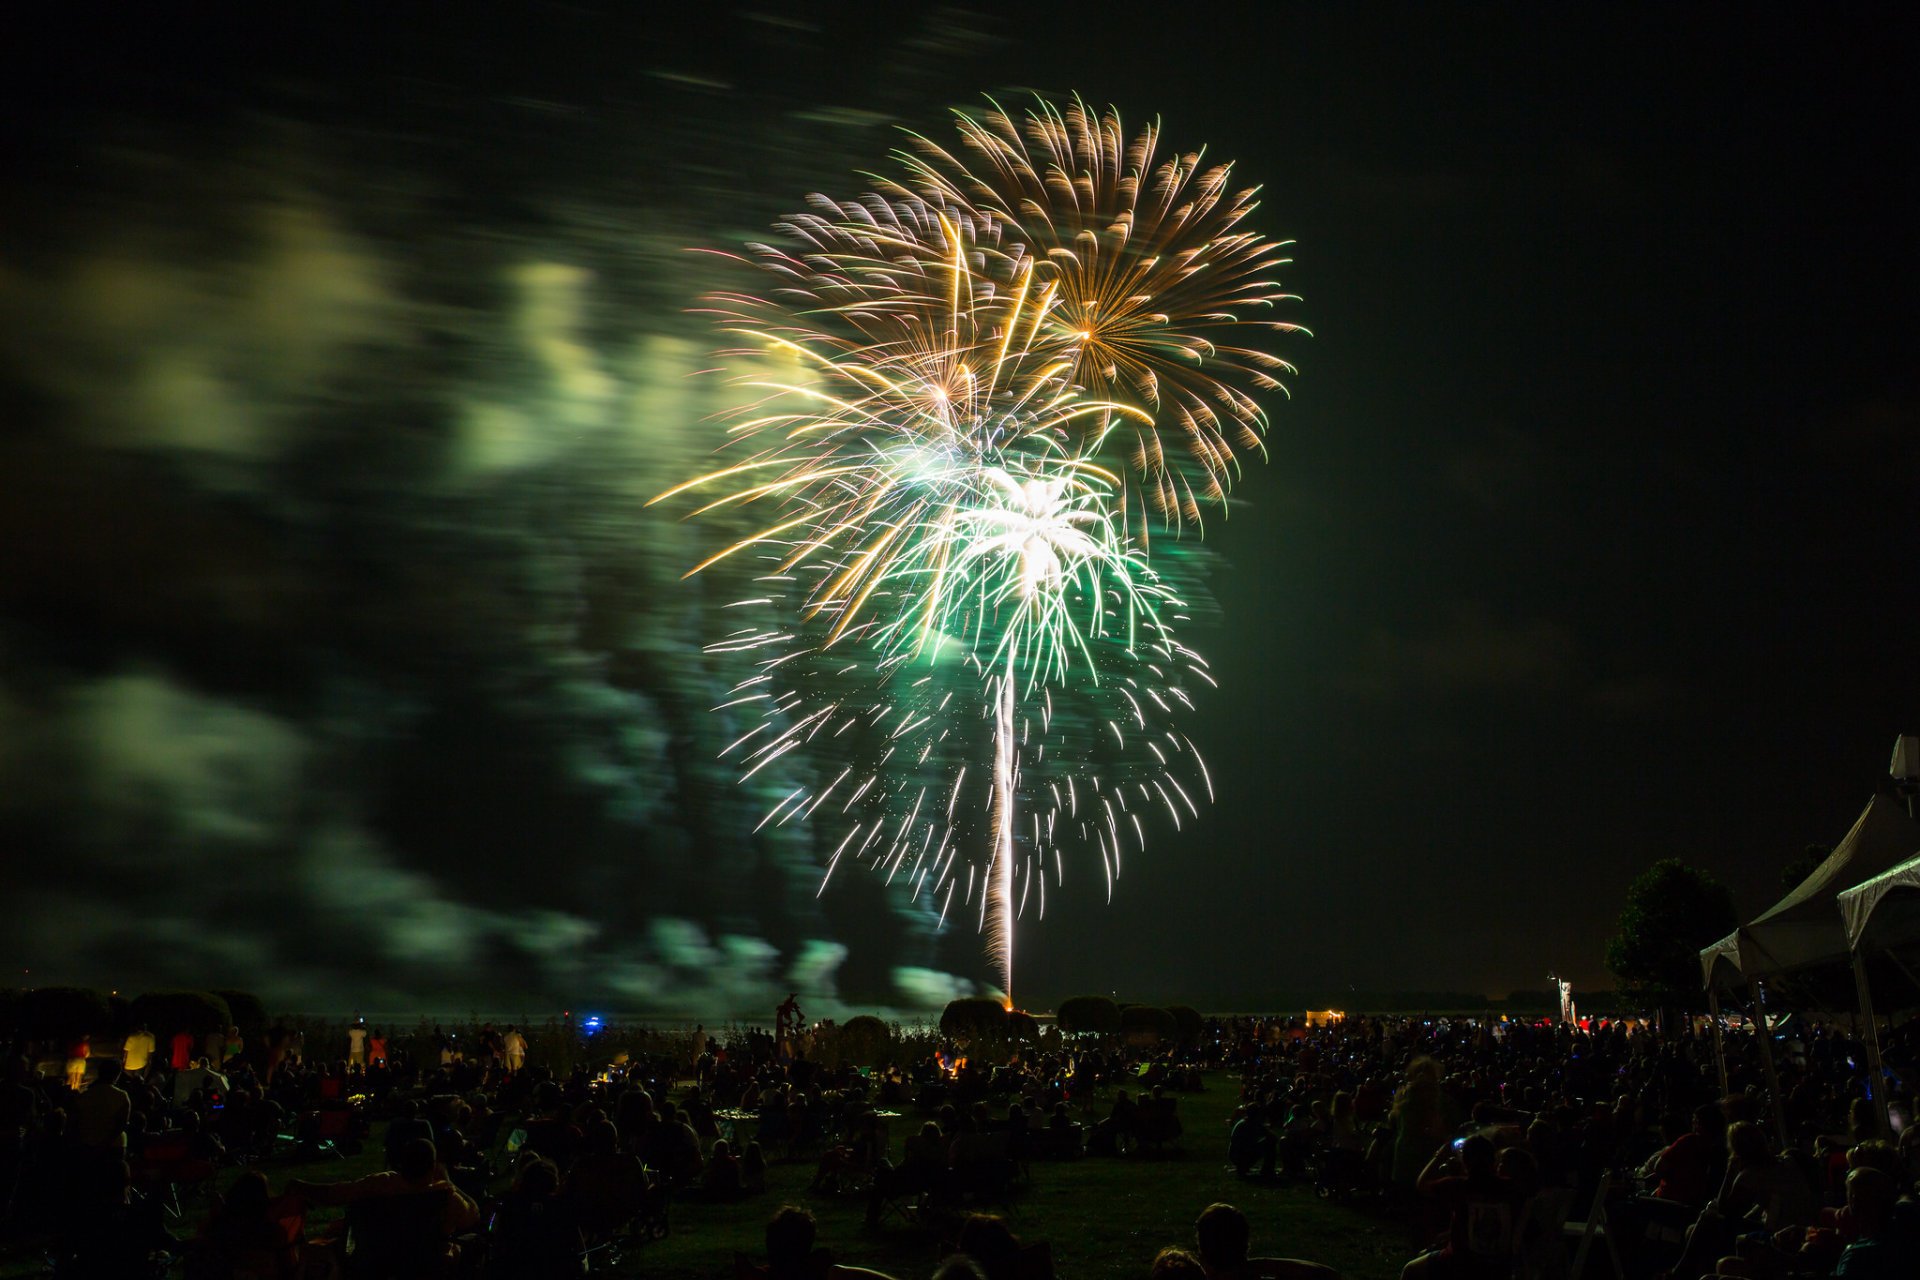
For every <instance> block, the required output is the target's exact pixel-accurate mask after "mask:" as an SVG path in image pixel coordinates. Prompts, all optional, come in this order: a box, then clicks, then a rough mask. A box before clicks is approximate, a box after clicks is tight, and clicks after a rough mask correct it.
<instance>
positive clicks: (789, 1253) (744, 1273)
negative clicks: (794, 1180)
mask: <svg viewBox="0 0 1920 1280" xmlns="http://www.w3.org/2000/svg"><path fill="white" fill-rule="evenodd" d="M814 1235H815V1233H814V1223H813V1215H812V1214H811V1213H808V1212H807V1211H806V1210H805V1209H802V1208H800V1207H799V1206H798V1205H791V1204H788V1205H782V1206H780V1208H779V1209H778V1210H777V1211H776V1212H775V1213H774V1215H773V1217H772V1218H770V1219H768V1221H767V1232H766V1245H767V1262H766V1265H765V1266H755V1265H753V1264H752V1263H751V1262H749V1261H747V1259H746V1258H745V1257H743V1256H742V1255H740V1254H735V1255H734V1274H735V1275H736V1276H738V1277H740V1278H741V1280H892V1277H890V1276H888V1275H887V1274H886V1273H885V1272H883V1271H872V1270H869V1269H868V1268H866V1267H847V1266H841V1265H840V1264H839V1263H836V1262H835V1261H834V1260H833V1255H832V1254H830V1253H828V1252H827V1251H826V1250H824V1249H815V1248H814Z"/></svg>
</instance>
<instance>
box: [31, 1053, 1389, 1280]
mask: <svg viewBox="0 0 1920 1280" xmlns="http://www.w3.org/2000/svg"><path fill="white" fill-rule="evenodd" d="M1207 1084H1208V1089H1207V1091H1206V1092H1204V1093H1199V1094H1183V1095H1181V1097H1180V1113H1181V1120H1182V1123H1183V1125H1184V1127H1185V1130H1186V1133H1185V1137H1184V1138H1183V1139H1182V1142H1181V1148H1180V1150H1178V1151H1175V1152H1170V1153H1168V1154H1166V1155H1164V1156H1158V1157H1138V1156H1136V1157H1130V1158H1127V1159H1108V1158H1102V1159H1088V1160H1081V1161H1078V1162H1076V1163H1072V1164H1059V1163H1046V1162H1036V1163H1035V1164H1034V1165H1033V1178H1032V1184H1031V1186H1029V1187H1028V1188H1026V1190H1025V1191H1024V1192H1023V1193H1022V1194H1021V1195H1020V1196H1019V1197H1017V1198H1016V1199H1015V1201H1014V1204H1013V1208H1012V1211H1011V1213H1010V1214H1009V1215H1008V1216H1009V1220H1010V1222H1011V1223H1012V1226H1013V1229H1014V1231H1015V1233H1016V1234H1018V1235H1019V1236H1020V1238H1021V1239H1022V1240H1025V1241H1028V1242H1033V1241H1040V1240H1046V1241H1050V1242H1051V1243H1052V1246H1053V1253H1054V1259H1055V1268H1056V1271H1057V1272H1058V1274H1059V1275H1060V1276H1061V1277H1063V1280H1075V1278H1089V1280H1090V1278H1092V1277H1114V1278H1116V1280H1117V1278H1119V1277H1144V1276H1145V1275H1146V1272H1147V1268H1148V1266H1149V1264H1150V1263H1151V1262H1152V1261H1153V1255H1154V1254H1155V1253H1156V1252H1158V1251H1159V1250H1160V1249H1161V1248H1162V1247H1164V1246H1166V1245H1184V1246H1187V1247H1191V1246H1192V1241H1193V1221H1194V1219H1195V1218H1196V1217H1197V1216H1199V1213H1200V1210H1201V1209H1203V1208H1205V1207H1206V1206H1207V1205H1209V1204H1211V1203H1212V1202H1214V1201H1215V1200H1225V1201H1228V1202H1230V1203H1233V1204H1237V1205H1239V1206H1240V1208H1241V1209H1243V1210H1245V1211H1246V1213H1247V1216H1248V1217H1249V1218H1251V1219H1252V1222H1253V1245H1254V1251H1255V1252H1256V1253H1267V1254H1279V1255H1283V1256H1290V1257H1298V1258H1308V1259H1312V1260H1314V1261H1316V1262H1324V1263H1327V1264H1328V1265H1330V1266H1333V1267H1337V1268H1338V1269H1339V1270H1340V1272H1341V1273H1342V1274H1343V1275H1344V1276H1347V1277H1350V1278H1352V1280H1391V1278H1392V1277H1394V1276H1397V1275H1398V1274H1399V1271H1400V1267H1401V1264H1402V1263H1404V1262H1405V1261H1406V1260H1407V1259H1408V1258H1409V1257H1411V1256H1412V1252H1413V1251H1412V1249H1411V1248H1410V1247H1409V1243H1408V1237H1407V1233H1406V1231H1405V1230H1404V1229H1403V1228H1402V1227H1400V1226H1398V1225H1396V1224H1393V1223H1390V1222H1387V1221H1385V1220H1383V1219H1381V1218H1379V1217H1377V1216H1375V1215H1372V1214H1369V1213H1366V1212H1363V1211H1360V1210H1357V1209H1352V1208H1349V1207H1346V1206H1344V1205H1338V1204H1328V1203H1325V1202H1322V1201H1321V1200H1319V1199H1318V1198H1316V1197H1315V1196H1314V1194H1313V1191H1312V1189H1311V1188H1310V1187H1306V1186H1285V1185H1283V1186H1274V1185H1268V1184H1263V1183H1249V1182H1241V1181H1240V1180H1239V1179H1237V1178H1235V1177H1234V1176H1233V1174H1232V1173H1231V1172H1230V1171H1228V1170H1227V1169H1226V1168H1225V1158H1226V1130H1227V1118H1228V1115H1229V1113H1230V1112H1231V1111H1232V1108H1233V1104H1234V1100H1235V1094H1236V1092H1237V1090H1236V1086H1235V1082H1234V1081H1233V1080H1232V1079H1230V1078H1227V1077H1223V1076H1219V1075H1213V1076H1209V1077H1208V1079H1207ZM917 1123H918V1118H917V1117H914V1116H911V1115H909V1116H907V1117H905V1118H903V1119H901V1120H897V1121H895V1122H893V1133H892V1144H893V1153H894V1156H895V1157H896V1158H898V1156H899V1152H900V1144H901V1142H902V1140H903V1139H904V1138H905V1136H906V1133H907V1131H908V1126H910V1125H915V1124H917ZM743 1136H744V1135H743ZM379 1139H380V1133H379V1131H378V1130H376V1131H375V1134H374V1141H372V1142H369V1143H368V1144H367V1146H366V1148H365V1149H364V1150H363V1151H362V1152H361V1153H360V1154H359V1155H357V1156H355V1157H353V1158H351V1159H348V1160H330V1161H325V1162H320V1163H302V1164H297V1165H273V1166H269V1168H268V1173H269V1175H270V1177H271V1178H272V1182H273V1189H274V1190H275V1191H276V1192H278V1191H280V1190H282V1189H283V1188H284V1187H285V1185H286V1183H287V1182H288V1180H290V1179H291V1178H294V1177H303V1178H309V1179H313V1180H318V1181H333V1180H336V1179H344V1178H350V1177H357V1176H359V1175H361V1174H363V1173H367V1172H371V1171H373V1170H374V1169H377V1168H379V1167H380V1145H379ZM231 1177H232V1174H231V1173H230V1172H229V1173H227V1174H225V1175H223V1177H222V1180H221V1182H222V1185H224V1184H225V1183H226V1182H227V1181H230V1180H231ZM812 1177H813V1165H812V1164H811V1163H810V1162H809V1163H793V1164H787V1163H780V1162H776V1163H775V1164H774V1165H773V1166H772V1167H771V1168H770V1169H769V1170H768V1179H767V1182H768V1186H767V1194H766V1195H764V1196H760V1197H756V1198H754V1199H751V1200H748V1201H745V1202H742V1203H737V1204H729V1205H706V1204H676V1205H674V1207H673V1211H672V1226H673V1230H672V1233H671V1234H670V1235H669V1236H668V1237H667V1238H666V1239H665V1240H662V1241H659V1242H657V1243H653V1244H649V1245H646V1246H644V1247H641V1248H639V1249H636V1250H633V1251H630V1252H629V1253H628V1254H627V1255H626V1257H625V1258H624V1259H623V1262H622V1265H621V1266H620V1268H619V1270H618V1273H619V1274H626V1275H646V1276H648V1277H653V1278H657V1280H692V1278H693V1277H701V1278H702V1280H712V1278H713V1277H724V1276H728V1275H730V1274H731V1262H732V1257H733V1254H734V1252H735V1251H736V1250H737V1251H740V1252H744V1253H747V1254H749V1255H751V1256H753V1257H755V1258H758V1257H759V1256H760V1253H761V1230H762V1228H763V1227H764V1226H765V1224H766V1220H767V1218H768V1216H769V1215H771V1213H772V1212H773V1210H774V1209H775V1208H777V1207H778V1206H779V1205H780V1204H782V1203H787V1202H791V1203H794V1204H801V1205H805V1206H807V1207H808V1208H809V1209H811V1210H812V1211H813V1213H814V1216H815V1217H816V1218H817V1219H818V1221H819V1225H820V1243H821V1244H822V1245H824V1246H826V1247H827V1248H830V1249H832V1250H833V1252H834V1255H835V1256H836V1257H837V1258H838V1259H839V1260H840V1261H841V1262H845V1263H849V1264H853V1265H858V1266H866V1267H873V1268H876V1269H878V1270H881V1271H885V1272H888V1273H890V1274H892V1275H895V1276H898V1277H900V1278H901V1280H920V1278H922V1277H925V1276H926V1275H928V1274H929V1273H931V1272H932V1270H933V1268H934V1266H935V1264H936V1263H937V1262H938V1261H939V1259H940V1256H941V1249H940V1242H939V1238H938V1234H937V1232H935V1231H933V1230H931V1229H927V1228H920V1227H915V1226H912V1225H909V1224H906V1223H904V1222H902V1221H901V1220H900V1219H899V1218H898V1217H892V1218H890V1219H889V1220H888V1221H887V1223H886V1224H885V1225H883V1226H882V1227H881V1228H880V1229H878V1230H875V1231H868V1230H865V1229H864V1227H863V1225H862V1218H863V1216H864V1214H865V1201H864V1199H859V1198H834V1197H825V1196H817V1195H809V1194H808V1193H807V1190H806V1187H807V1183H808V1182H809V1181H810V1180H811V1179H812ZM325 1220H326V1219H325V1217H324V1216H322V1211H316V1212H315V1214H313V1215H312V1216H310V1217H309V1220H308V1226H309V1229H310V1230H311V1229H313V1228H315V1227H316V1226H318V1225H319V1224H321V1223H323V1222H324V1221H325ZM176 1234H189V1235H190V1234H191V1229H189V1230H188V1231H187V1232H185V1233H181V1232H176ZM175 1273H176V1274H178V1268H176V1271H175ZM36 1274H43V1273H42V1272H41V1271H40V1270H39V1268H38V1267H37V1266H36V1265H35V1262H34V1260H33V1259H31V1258H27V1257H22V1256H20V1255H18V1254H14V1255H12V1256H8V1257H4V1258H0V1277H15V1276H29V1275H36Z"/></svg>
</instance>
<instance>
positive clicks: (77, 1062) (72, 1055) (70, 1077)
mask: <svg viewBox="0 0 1920 1280" xmlns="http://www.w3.org/2000/svg"><path fill="white" fill-rule="evenodd" d="M92 1056H93V1037H92V1036H91V1035H83V1036H81V1037H80V1038H79V1039H77V1040H74V1041H73V1042H72V1043H70V1044H69V1045H68V1046H67V1088H69V1089H71V1090H73V1091H74V1092H75V1093H78V1092H80V1085H81V1084H82V1083H83V1082H84V1081H85V1080H86V1078H87V1059H88V1058H90V1057H92Z"/></svg>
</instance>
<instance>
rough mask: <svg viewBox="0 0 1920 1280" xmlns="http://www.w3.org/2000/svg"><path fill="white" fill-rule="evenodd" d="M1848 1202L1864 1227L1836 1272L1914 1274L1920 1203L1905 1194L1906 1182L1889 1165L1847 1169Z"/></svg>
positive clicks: (1885, 1278)
mask: <svg viewBox="0 0 1920 1280" xmlns="http://www.w3.org/2000/svg"><path fill="white" fill-rule="evenodd" d="M1847 1208H1849V1209H1851V1210H1852V1211H1853V1217H1854V1224H1855V1226H1856V1228H1857V1230H1858V1232H1859V1234H1858V1235H1856V1236H1855V1237H1854V1241H1853V1243H1852V1244H1850V1245H1848V1246H1847V1247H1846V1248H1845V1249H1843V1250H1841V1251H1840V1261H1839V1262H1837V1263H1835V1264H1834V1268H1833V1274H1834V1275H1835V1276H1838V1277H1841V1278H1842V1280H1894V1277H1896V1276H1898V1277H1910V1276H1912V1275H1913V1271H1914V1265H1915V1261H1916V1259H1920V1205H1916V1204H1915V1203H1914V1201H1912V1200H1911V1199H1906V1200H1903V1199H1901V1198H1900V1184H1899V1183H1898V1182H1896V1181H1895V1180H1894V1178H1893V1176H1892V1175H1891V1174H1889V1173H1888V1172H1887V1171H1886V1170H1884V1169H1875V1168H1872V1167H1862V1168H1858V1169H1855V1170H1854V1171H1853V1172H1852V1173H1849V1174H1848V1175H1847Z"/></svg>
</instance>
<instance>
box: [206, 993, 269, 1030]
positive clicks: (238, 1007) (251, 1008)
mask: <svg viewBox="0 0 1920 1280" xmlns="http://www.w3.org/2000/svg"><path fill="white" fill-rule="evenodd" d="M213 994H214V995H216V996H219V997H220V998H221V999H222V1000H225V1001H226V1002H227V1012H228V1013H229V1014H230V1015H232V1018H233V1021H231V1022H229V1023H228V1024H227V1025H228V1026H230V1027H238V1028H240V1034H241V1035H243V1036H245V1037H246V1038H247V1041H248V1042H249V1043H251V1042H252V1041H254V1040H257V1039H258V1038H260V1037H261V1036H263V1035H265V1034H266V1033H267V1006H266V1005H264V1004H262V1003H261V1002H260V997H259V996H256V995H254V994H253V993H252V992H251V991H216V992H214V993H213Z"/></svg>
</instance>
